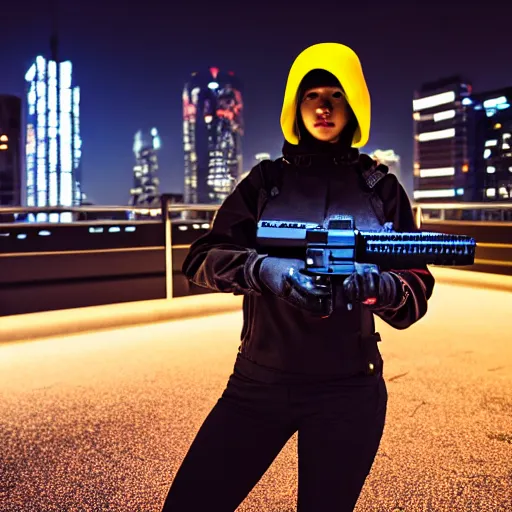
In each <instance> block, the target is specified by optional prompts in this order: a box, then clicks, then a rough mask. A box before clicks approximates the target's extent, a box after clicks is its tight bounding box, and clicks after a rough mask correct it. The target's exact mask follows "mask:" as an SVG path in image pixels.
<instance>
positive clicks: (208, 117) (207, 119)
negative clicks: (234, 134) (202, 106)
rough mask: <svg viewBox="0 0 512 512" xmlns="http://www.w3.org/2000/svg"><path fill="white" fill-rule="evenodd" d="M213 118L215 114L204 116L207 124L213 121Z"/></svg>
mask: <svg viewBox="0 0 512 512" xmlns="http://www.w3.org/2000/svg"><path fill="white" fill-rule="evenodd" d="M212 120H213V116H204V122H205V123H206V124H209V123H211V122H212Z"/></svg>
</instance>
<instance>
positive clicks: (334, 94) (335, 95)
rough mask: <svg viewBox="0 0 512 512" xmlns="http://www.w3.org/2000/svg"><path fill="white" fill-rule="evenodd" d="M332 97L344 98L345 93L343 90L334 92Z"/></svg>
mask: <svg viewBox="0 0 512 512" xmlns="http://www.w3.org/2000/svg"><path fill="white" fill-rule="evenodd" d="M332 97H333V98H336V99H339V98H343V93H342V92H341V91H336V92H335V93H333V95H332Z"/></svg>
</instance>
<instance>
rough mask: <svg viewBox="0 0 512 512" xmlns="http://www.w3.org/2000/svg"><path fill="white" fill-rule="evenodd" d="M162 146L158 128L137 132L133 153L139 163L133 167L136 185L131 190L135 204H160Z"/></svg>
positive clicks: (133, 203)
mask: <svg viewBox="0 0 512 512" xmlns="http://www.w3.org/2000/svg"><path fill="white" fill-rule="evenodd" d="M160 147H161V142H160V136H159V135H158V130H157V129H156V128H152V129H151V132H150V133H149V135H147V134H144V133H143V132H142V131H140V130H139V131H138V132H137V133H136V134H135V140H134V143H133V153H134V155H135V160H136V162H137V163H136V164H135V166H134V168H133V181H134V185H133V188H132V189H131V190H130V194H131V204H132V205H133V206H159V205H160V194H159V192H158V186H159V184H160V182H159V179H158V177H157V172H158V157H157V151H158V150H159V149H160Z"/></svg>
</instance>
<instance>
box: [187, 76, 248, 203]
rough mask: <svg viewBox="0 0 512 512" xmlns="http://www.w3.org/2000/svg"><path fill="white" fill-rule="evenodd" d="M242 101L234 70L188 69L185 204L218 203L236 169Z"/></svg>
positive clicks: (238, 170)
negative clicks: (189, 72)
mask: <svg viewBox="0 0 512 512" xmlns="http://www.w3.org/2000/svg"><path fill="white" fill-rule="evenodd" d="M242 113H243V102H242V92H241V86H240V82H239V81H238V80H237V78H236V77H235V76H234V73H232V72H228V73H222V72H220V71H219V69H218V68H213V67H212V68H210V69H209V70H208V71H206V72H202V73H192V76H191V78H190V80H189V82H188V83H187V84H186V85H185V88H184V90H183V147H184V152H185V194H184V200H185V202H186V203H214V204H215V203H221V202H222V201H223V200H224V199H225V198H226V197H227V196H228V195H229V193H230V192H231V191H232V189H233V187H234V186H235V185H236V183H237V181H238V178H239V176H240V175H241V173H242V136H243V115H242Z"/></svg>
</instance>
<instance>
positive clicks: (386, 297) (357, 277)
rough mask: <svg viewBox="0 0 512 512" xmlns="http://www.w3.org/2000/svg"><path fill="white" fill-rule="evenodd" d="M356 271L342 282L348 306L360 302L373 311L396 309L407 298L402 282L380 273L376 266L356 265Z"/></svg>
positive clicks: (390, 275) (394, 277) (387, 274)
mask: <svg viewBox="0 0 512 512" xmlns="http://www.w3.org/2000/svg"><path fill="white" fill-rule="evenodd" d="M355 267H356V271H355V272H353V273H352V274H351V275H350V276H348V277H347V278H346V279H345V280H344V281H343V291H344V294H345V299H346V301H347V303H348V304H353V303H354V302H355V301H357V302H362V303H363V304H366V305H368V306H371V307H372V308H373V309H398V308H399V307H400V306H401V305H402V304H403V303H404V302H405V299H406V298H407V297H406V296H405V290H404V287H403V286H402V282H401V281H400V279H399V278H398V276H396V275H395V274H393V273H391V272H380V271H379V268H378V267H377V265H372V264H367V263H356V264H355Z"/></svg>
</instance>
